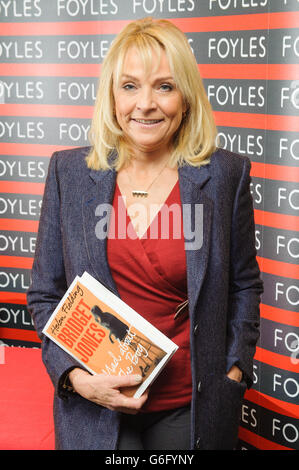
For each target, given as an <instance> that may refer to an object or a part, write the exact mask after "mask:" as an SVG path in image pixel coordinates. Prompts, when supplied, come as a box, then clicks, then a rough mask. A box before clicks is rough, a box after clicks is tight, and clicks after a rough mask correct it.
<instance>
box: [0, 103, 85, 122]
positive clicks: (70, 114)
mask: <svg viewBox="0 0 299 470" xmlns="http://www.w3.org/2000/svg"><path fill="white" fill-rule="evenodd" d="M92 112H93V106H75V105H69V106H68V105H58V104H15V103H12V104H0V116H37V117H57V118H78V119H80V118H81V119H91V118H92Z"/></svg>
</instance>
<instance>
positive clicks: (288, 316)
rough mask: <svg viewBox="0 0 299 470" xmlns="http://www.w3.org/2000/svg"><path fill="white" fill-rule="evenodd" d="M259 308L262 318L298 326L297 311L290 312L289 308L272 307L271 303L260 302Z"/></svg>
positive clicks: (298, 317) (298, 316)
mask: <svg viewBox="0 0 299 470" xmlns="http://www.w3.org/2000/svg"><path fill="white" fill-rule="evenodd" d="M260 310H261V317H262V318H266V319H267V320H272V321H275V322H277V323H283V324H284V325H290V326H298V327H299V315H298V312H292V311H291V310H285V309H282V308H277V307H272V305H266V304H261V305H260Z"/></svg>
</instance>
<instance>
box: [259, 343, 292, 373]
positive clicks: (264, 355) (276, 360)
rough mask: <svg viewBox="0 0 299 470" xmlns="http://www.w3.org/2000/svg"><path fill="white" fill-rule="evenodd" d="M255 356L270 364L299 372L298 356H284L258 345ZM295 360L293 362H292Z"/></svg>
mask: <svg viewBox="0 0 299 470" xmlns="http://www.w3.org/2000/svg"><path fill="white" fill-rule="evenodd" d="M254 358H255V359H256V360H257V361H260V362H263V363H265V364H268V365H269V366H273V367H278V368H279V369H284V370H288V371H290V372H295V373H298V369H299V364H298V361H299V359H298V358H292V357H290V356H289V357H288V356H283V355H282V354H277V353H274V352H272V351H267V350H266V349H263V348H260V347H259V346H257V347H256V352H255V356H254ZM292 361H293V362H292Z"/></svg>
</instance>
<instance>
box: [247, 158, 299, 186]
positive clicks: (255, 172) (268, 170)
mask: <svg viewBox="0 0 299 470" xmlns="http://www.w3.org/2000/svg"><path fill="white" fill-rule="evenodd" d="M250 175H251V176H255V177H258V178H267V179H271V180H279V181H289V182H294V183H297V182H299V169H298V167H296V166H283V165H272V164H270V163H259V162H251V172H250Z"/></svg>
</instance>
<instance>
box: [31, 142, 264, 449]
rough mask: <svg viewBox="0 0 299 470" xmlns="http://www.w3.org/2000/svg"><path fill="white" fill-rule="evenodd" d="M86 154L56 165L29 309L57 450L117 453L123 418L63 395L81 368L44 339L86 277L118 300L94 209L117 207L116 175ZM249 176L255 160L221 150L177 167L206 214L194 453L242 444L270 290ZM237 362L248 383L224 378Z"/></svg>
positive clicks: (195, 311)
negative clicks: (202, 162) (66, 381)
mask: <svg viewBox="0 0 299 470" xmlns="http://www.w3.org/2000/svg"><path fill="white" fill-rule="evenodd" d="M88 150H89V149H88V148H87V147H86V148H78V149H70V150H65V151H62V152H56V153H54V154H53V156H52V158H51V160H50V164H49V170H48V176H47V181H46V186H45V192H44V199H43V204H42V211H41V217H40V225H39V232H38V239H37V245H36V252H35V260H34V264H33V268H32V283H31V286H30V288H29V290H28V309H29V311H30V312H31V314H32V316H33V319H34V324H35V327H36V330H37V332H38V334H39V335H40V337H41V338H42V357H43V361H44V364H45V366H46V368H47V370H48V373H49V375H50V377H51V379H52V382H53V384H54V387H55V396H54V423H55V435H56V448H57V449H105V450H109V449H115V448H116V446H117V439H118V431H119V421H120V415H119V413H117V412H113V411H111V410H108V409H106V408H104V407H101V406H99V405H96V404H94V403H92V402H89V401H88V400H86V399H83V398H82V397H80V396H79V395H77V394H72V393H69V392H67V391H66V390H65V389H63V388H62V386H61V381H62V379H63V377H64V375H65V374H66V373H67V372H68V371H69V370H70V369H71V368H72V367H74V366H75V365H76V362H75V360H74V359H72V358H71V357H70V356H69V355H68V354H67V353H65V352H64V351H63V350H62V349H60V348H59V347H58V346H56V345H55V344H54V343H53V342H52V341H49V340H48V339H47V338H45V337H44V336H43V335H42V333H41V331H42V329H43V327H44V325H45V323H46V322H47V320H48V318H49V315H50V314H51V313H52V312H53V310H54V308H55V306H56V305H57V303H58V302H59V300H60V299H61V297H62V295H63V294H64V292H65V290H66V288H67V287H68V285H69V284H70V283H71V282H72V280H73V279H74V277H75V276H76V275H77V274H78V275H81V274H82V273H83V272H84V271H85V270H86V271H88V272H89V273H90V274H92V275H93V276H95V277H96V278H97V279H98V280H99V281H101V282H103V283H104V284H105V285H106V286H107V287H108V288H110V289H111V290H112V291H113V292H114V293H115V294H116V295H118V292H117V289H116V286H115V283H114V281H113V278H112V276H111V272H110V269H109V266H108V262H107V254H106V239H99V238H98V237H97V236H96V234H95V225H96V222H97V221H98V217H97V216H96V208H97V207H98V206H99V204H104V203H106V204H111V203H112V198H113V194H114V188H115V181H116V172H115V171H114V170H107V171H95V170H90V169H88V168H87V166H86V163H85V159H84V157H85V155H86V154H87V152H88ZM249 172H250V160H249V159H248V158H247V157H244V156H240V155H237V154H233V153H231V152H228V151H225V150H221V149H218V150H217V151H216V152H215V153H214V154H213V155H212V157H211V161H210V163H209V164H208V165H206V166H202V167H201V168H194V167H191V166H189V165H184V166H183V167H181V168H180V169H179V185H180V194H181V201H182V204H183V205H186V207H187V206H188V205H189V207H191V208H195V207H201V208H202V209H203V210H202V212H201V214H202V221H201V224H202V228H203V230H202V240H201V242H200V247H197V249H190V246H191V245H189V246H188V249H187V241H190V240H186V261H187V283H188V299H189V316H190V348H191V369H192V380H193V391H192V403H191V429H190V433H191V443H192V444H191V448H192V449H197V448H200V449H233V448H234V447H235V446H236V442H237V435H238V426H239V417H240V411H241V404H242V398H243V395H244V392H245V390H246V386H247V387H250V386H251V385H252V372H253V370H252V369H253V356H254V353H255V345H256V342H257V340H258V336H259V303H260V295H261V293H262V291H263V284H262V281H261V279H260V271H259V268H258V264H257V261H256V250H255V234H254V219H253V206H252V197H251V193H250V189H249V184H250V176H249ZM196 204H199V205H201V206H196ZM190 213H191V216H190ZM188 214H189V215H188ZM185 219H186V220H185ZM187 219H188V220H187ZM190 221H191V224H193V223H194V221H196V219H194V214H193V215H192V211H191V212H186V214H185V215H184V225H185V226H186V227H187V225H186V224H187V223H188V224H190ZM193 248H194V247H193ZM233 364H237V365H238V366H239V367H240V368H241V369H242V371H243V374H244V380H243V381H242V382H241V383H237V382H235V381H232V380H230V379H229V378H228V377H227V376H226V372H227V371H228V370H229V368H230V367H231V366H232V365H233ZM182 373H183V371H182Z"/></svg>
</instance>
